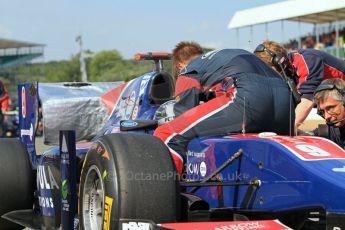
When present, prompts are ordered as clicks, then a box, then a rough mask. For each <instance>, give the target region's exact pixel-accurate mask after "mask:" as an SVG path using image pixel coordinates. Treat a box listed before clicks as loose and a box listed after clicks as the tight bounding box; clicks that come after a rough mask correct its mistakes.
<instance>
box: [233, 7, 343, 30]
mask: <svg viewBox="0 0 345 230" xmlns="http://www.w3.org/2000/svg"><path fill="white" fill-rule="evenodd" d="M280 20H293V21H300V22H306V23H314V24H320V23H328V22H334V21H341V20H345V0H289V1H284V2H279V3H275V4H270V5H264V6H259V7H255V8H250V9H246V10H240V11H237V12H236V13H235V15H234V16H233V17H232V19H231V20H230V22H229V24H228V28H229V29H235V28H241V27H246V26H253V25H259V24H263V23H270V22H275V21H280Z"/></svg>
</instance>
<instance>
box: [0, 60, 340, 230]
mask: <svg viewBox="0 0 345 230" xmlns="http://www.w3.org/2000/svg"><path fill="white" fill-rule="evenodd" d="M136 59H137V60H151V61H153V62H154V63H155V70H154V71H153V72H150V73H146V74H144V75H142V76H139V77H137V78H135V79H133V80H131V81H129V82H122V83H119V84H118V85H116V86H114V87H113V88H110V89H109V88H107V89H106V90H103V91H101V90H98V89H97V90H94V91H93V92H97V93H95V94H94V95H95V97H92V98H91V96H90V95H93V94H92V93H89V92H90V91H87V90H91V88H92V87H93V86H94V85H96V84H93V83H87V84H86V83H85V84H73V83H71V84H58V85H55V86H54V84H52V85H49V87H48V86H47V87H48V88H49V90H48V91H47V92H49V93H48V94H47V95H52V94H53V92H54V89H56V90H57V91H56V92H58V94H57V95H60V98H58V97H56V98H55V97H54V98H52V99H51V100H44V99H43V97H44V96H43V94H44V93H42V92H44V85H43V84H42V87H41V84H38V83H25V84H20V85H19V86H18V91H19V107H20V109H19V116H20V119H19V125H20V138H19V140H18V139H13V138H12V139H0V157H1V158H0V159H1V163H0V215H1V216H2V218H1V220H0V229H22V228H24V227H28V228H31V229H60V228H62V229H86V230H98V229H145V230H148V229H289V228H292V229H326V228H327V229H345V151H344V150H343V149H341V148H340V147H338V146H337V145H335V144H334V143H333V142H331V141H329V140H327V139H324V138H321V137H312V136H281V135H278V134H276V133H270V132H263V133H241V134H230V133H229V134H228V135H224V136H207V137H199V138H195V139H193V140H192V141H191V142H190V143H189V145H188V152H187V162H186V167H185V168H186V170H185V172H184V174H183V175H182V176H179V175H178V174H177V173H176V169H175V166H174V163H173V161H172V158H171V156H170V153H169V150H168V148H167V147H166V145H165V144H164V143H163V142H161V141H160V140H159V139H157V138H156V137H154V136H153V135H152V134H153V131H154V130H155V128H156V127H158V126H159V125H161V124H163V123H165V122H168V121H169V120H171V119H173V118H174V117H173V113H172V107H173V104H174V100H173V99H174V80H173V78H172V77H171V76H170V74H168V73H167V72H164V70H163V69H162V61H163V60H169V59H170V55H169V54H165V53H147V54H139V55H137V56H136ZM54 87H55V88H54ZM41 89H42V90H41ZM85 91H86V92H87V93H83V92H85ZM68 92H69V93H68ZM81 95H83V97H82V96H81ZM69 96H71V98H72V99H71V100H69ZM41 97H42V98H41ZM68 100H69V101H68ZM70 103H74V104H73V106H68V105H69V104H70ZM39 105H40V106H39ZM39 107H40V109H41V110H43V111H42V112H43V113H42V114H43V136H44V137H45V138H46V140H45V141H46V142H47V143H53V144H56V145H54V146H52V147H51V148H49V149H48V150H46V151H44V152H40V153H37V152H36V147H35V132H36V127H37V124H38V110H39V109H38V108H39ZM52 111H53V112H52ZM94 111H96V112H94ZM104 117H105V119H104ZM69 120H73V122H69Z"/></svg>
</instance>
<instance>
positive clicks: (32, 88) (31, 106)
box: [18, 82, 38, 166]
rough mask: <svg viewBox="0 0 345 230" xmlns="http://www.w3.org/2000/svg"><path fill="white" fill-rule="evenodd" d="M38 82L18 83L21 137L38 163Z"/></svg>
mask: <svg viewBox="0 0 345 230" xmlns="http://www.w3.org/2000/svg"><path fill="white" fill-rule="evenodd" d="M37 89H38V82H35V83H23V84H19V85H18V105H19V139H20V141H21V142H23V143H24V145H25V146H26V149H27V151H28V153H29V155H30V159H31V163H32V165H33V166H34V165H36V149H35V136H36V135H35V134H36V130H37V125H38V90H37Z"/></svg>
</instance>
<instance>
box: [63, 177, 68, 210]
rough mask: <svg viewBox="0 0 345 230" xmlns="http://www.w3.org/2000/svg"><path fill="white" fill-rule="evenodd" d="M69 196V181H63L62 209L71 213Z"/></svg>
mask: <svg viewBox="0 0 345 230" xmlns="http://www.w3.org/2000/svg"><path fill="white" fill-rule="evenodd" d="M67 195H68V180H63V181H62V185H61V196H62V200H61V208H62V210H63V211H66V212H68V211H69V202H68V200H67Z"/></svg>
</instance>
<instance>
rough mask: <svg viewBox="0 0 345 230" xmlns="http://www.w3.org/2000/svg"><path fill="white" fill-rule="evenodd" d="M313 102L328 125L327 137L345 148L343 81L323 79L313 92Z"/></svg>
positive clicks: (344, 84) (344, 94) (344, 90)
mask: <svg viewBox="0 0 345 230" xmlns="http://www.w3.org/2000/svg"><path fill="white" fill-rule="evenodd" d="M314 102H315V104H316V105H317V108H318V114H319V115H320V116H322V117H323V118H324V119H325V120H326V124H327V125H328V138H329V139H330V140H332V141H334V142H335V143H336V144H338V145H339V146H340V147H342V148H345V81H344V80H341V79H339V78H331V79H327V80H324V81H323V82H322V83H321V84H320V85H319V87H317V89H316V90H315V92H314ZM317 131H318V130H315V134H316V135H318V133H317Z"/></svg>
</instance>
